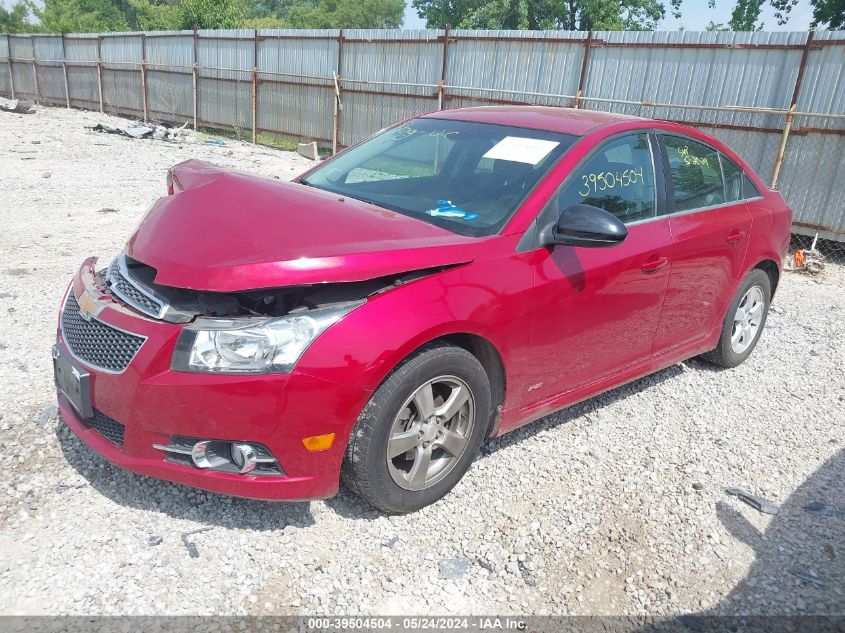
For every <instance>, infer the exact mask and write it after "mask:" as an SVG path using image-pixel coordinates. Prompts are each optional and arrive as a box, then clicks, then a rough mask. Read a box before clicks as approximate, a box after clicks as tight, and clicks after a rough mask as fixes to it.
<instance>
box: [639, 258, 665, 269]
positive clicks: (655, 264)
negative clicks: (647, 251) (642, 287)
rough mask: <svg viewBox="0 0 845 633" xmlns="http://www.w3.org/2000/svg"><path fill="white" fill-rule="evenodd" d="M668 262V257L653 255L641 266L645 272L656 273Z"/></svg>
mask: <svg viewBox="0 0 845 633" xmlns="http://www.w3.org/2000/svg"><path fill="white" fill-rule="evenodd" d="M668 263H669V260H668V259H667V258H666V257H659V256H657V255H652V256H651V257H649V258H648V259H647V260H646V261H645V263H644V264H643V265H642V266H640V268H641V269H642V271H643V272H644V273H655V272H657V271H658V270H660V269H661V268H663V267H664V266H665V265H666V264H668Z"/></svg>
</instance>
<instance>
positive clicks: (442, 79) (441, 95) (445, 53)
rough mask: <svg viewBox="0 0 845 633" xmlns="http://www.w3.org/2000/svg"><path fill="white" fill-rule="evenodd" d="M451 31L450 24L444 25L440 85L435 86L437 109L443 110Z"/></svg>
mask: <svg viewBox="0 0 845 633" xmlns="http://www.w3.org/2000/svg"><path fill="white" fill-rule="evenodd" d="M451 30H452V26H451V25H450V24H447V25H446V29H445V30H444V31H443V61H442V63H441V65H440V83H438V84H437V109H438V110H442V109H443V102H444V101H445V97H446V66H447V64H448V60H449V32H450V31H451Z"/></svg>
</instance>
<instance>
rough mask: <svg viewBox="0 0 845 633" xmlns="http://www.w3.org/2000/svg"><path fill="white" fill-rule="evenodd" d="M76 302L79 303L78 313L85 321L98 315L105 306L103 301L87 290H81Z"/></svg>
mask: <svg viewBox="0 0 845 633" xmlns="http://www.w3.org/2000/svg"><path fill="white" fill-rule="evenodd" d="M76 302H77V303H78V304H79V315H80V316H81V317H82V318H83V319H85V320H86V321H90V320H91V319H92V318H94V317H96V316H97V315H99V314H100V312H102V311H103V308H105V307H106V304H105V303H102V302H100V301H98V300H97V298H96V297H95V296H94V295H93V294H91V293H90V292H89V291H88V290H86V291H85V292H83V293H82V294H81V295H80V296H79V298H78V299H77V300H76Z"/></svg>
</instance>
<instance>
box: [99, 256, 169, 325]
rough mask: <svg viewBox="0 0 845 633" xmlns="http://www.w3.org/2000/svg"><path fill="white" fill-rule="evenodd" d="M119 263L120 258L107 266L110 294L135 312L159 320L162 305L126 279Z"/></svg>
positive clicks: (132, 281) (126, 275)
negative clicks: (137, 311)
mask: <svg viewBox="0 0 845 633" xmlns="http://www.w3.org/2000/svg"><path fill="white" fill-rule="evenodd" d="M119 262H120V258H118V259H116V260H114V261H113V262H112V263H111V265H110V266H109V272H108V282H109V285H110V288H111V291H112V293H113V294H114V295H116V296H117V297H118V298H119V299H122V300H123V301H124V302H125V303H127V304H129V305H130V306H132V307H133V308H135V309H136V310H139V311H140V312H143V313H144V314H146V315H149V316H151V317H155V318H160V317H161V313H162V308H163V307H164V303H162V302H161V301H158V300H157V299H154V298H153V297H151V296H150V295H149V294H147V293H145V292H144V291H142V290H141V289H140V288H139V287H138V285H137V283H136V282H135V281H134V280H132V279H130V278H129V277H128V273H127V274H124V273H123V272H122V271H121V269H120V268H121V267H120V263H119Z"/></svg>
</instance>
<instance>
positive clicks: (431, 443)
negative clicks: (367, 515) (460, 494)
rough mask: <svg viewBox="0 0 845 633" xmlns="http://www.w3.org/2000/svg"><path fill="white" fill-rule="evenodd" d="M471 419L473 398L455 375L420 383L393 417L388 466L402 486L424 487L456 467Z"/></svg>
mask: <svg viewBox="0 0 845 633" xmlns="http://www.w3.org/2000/svg"><path fill="white" fill-rule="evenodd" d="M474 425H475V398H474V396H473V394H472V391H471V390H470V388H469V386H467V384H466V382H464V381H463V380H461V379H460V378H458V377H457V376H438V377H437V378H433V379H431V380H429V381H428V382H426V383H425V384H423V385H421V386H420V387H419V388H418V389H417V390H416V391H414V393H413V394H412V395H411V396H410V397H409V398H408V399H407V400H406V401H405V403H404V404H403V405H402V407H401V408H400V409H399V413H398V414H397V415H396V417H395V418H394V420H393V424H392V425H391V429H390V436H389V438H388V441H387V468H388V470H389V471H390V476H391V477H392V478H393V481H394V482H395V483H396V484H397V485H399V486H400V487H402V488H404V489H406V490H423V489H425V488H429V487H431V486H433V485H434V484H436V483H437V482H438V481H441V480H442V479H443V478H444V477H445V476H446V475H448V474H449V472H450V471H451V470H452V469H453V468H454V467H455V465H456V464H457V463H458V461H459V460H460V458H461V456H462V455H463V453H464V450H465V449H466V447H467V444H468V442H469V439H470V437H471V435H472V429H473V426H474Z"/></svg>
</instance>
